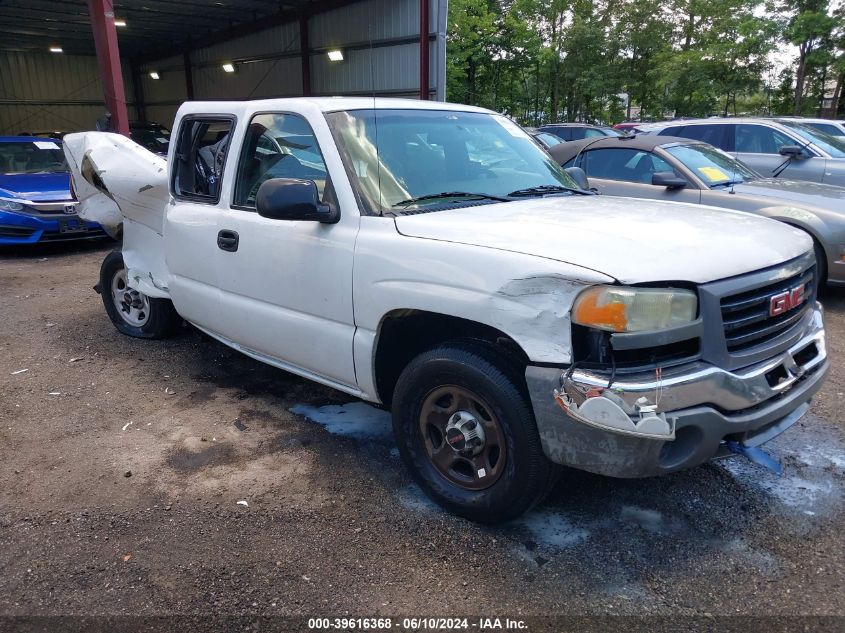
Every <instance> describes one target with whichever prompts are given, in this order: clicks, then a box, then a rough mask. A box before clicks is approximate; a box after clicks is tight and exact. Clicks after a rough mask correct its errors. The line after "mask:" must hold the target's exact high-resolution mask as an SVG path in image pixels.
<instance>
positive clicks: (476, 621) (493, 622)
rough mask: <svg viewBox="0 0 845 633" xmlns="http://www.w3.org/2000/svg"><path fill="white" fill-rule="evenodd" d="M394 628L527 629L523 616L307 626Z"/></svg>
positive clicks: (326, 621) (312, 622) (325, 621)
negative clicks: (519, 618)
mask: <svg viewBox="0 0 845 633" xmlns="http://www.w3.org/2000/svg"><path fill="white" fill-rule="evenodd" d="M394 627H395V628H396V630H399V631H450V630H476V631H482V632H483V631H497V630H512V631H518V630H523V631H524V630H527V628H528V627H527V625H526V623H525V621H524V620H518V619H517V620H512V619H510V618H473V619H470V618H436V617H429V618H414V617H409V618H402V619H401V620H394V619H393V618H348V617H346V618H309V620H308V628H309V629H311V630H318V631H319V630H324V631H329V630H346V631H350V630H362V631H367V630H369V631H378V630H382V631H388V630H392V629H394Z"/></svg>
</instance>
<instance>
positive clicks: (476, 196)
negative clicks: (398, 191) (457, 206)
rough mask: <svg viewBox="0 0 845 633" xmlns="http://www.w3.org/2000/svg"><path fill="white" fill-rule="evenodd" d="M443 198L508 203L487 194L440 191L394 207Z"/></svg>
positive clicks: (408, 200) (402, 202) (410, 199)
mask: <svg viewBox="0 0 845 633" xmlns="http://www.w3.org/2000/svg"><path fill="white" fill-rule="evenodd" d="M444 198H468V199H470V200H496V201H498V202H510V200H508V199H507V198H502V197H500V196H491V195H490V194H487V193H471V192H469V191H441V192H440V193H431V194H429V195H427V196H417V197H416V198H408V199H407V200H402V201H401V202H397V203H396V204H394V205H393V206H394V207H407V206H409V205H412V204H416V203H417V202H423V201H424V200H442V199H444Z"/></svg>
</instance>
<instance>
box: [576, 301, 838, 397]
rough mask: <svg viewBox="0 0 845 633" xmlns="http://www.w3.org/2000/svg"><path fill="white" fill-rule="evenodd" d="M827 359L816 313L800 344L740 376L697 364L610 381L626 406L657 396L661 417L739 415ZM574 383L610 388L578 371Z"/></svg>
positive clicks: (605, 379)
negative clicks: (713, 412)
mask: <svg viewBox="0 0 845 633" xmlns="http://www.w3.org/2000/svg"><path fill="white" fill-rule="evenodd" d="M814 345H815V349H816V352H817V353H815V354H813V355H812V356H811V357H810V359H809V360H808V361H807V362H805V363H804V364H802V365H799V364H798V363H797V362H796V361H795V358H796V357H797V358H799V359H801V358H802V352H806V353H807V354H808V355H810V354H812V346H814ZM826 359H827V350H826V348H825V338H824V323H823V321H822V313H821V311H820V310H816V311H815V312H814V313H813V320H812V323H811V327H810V329H809V330H808V332H807V333H806V334H805V335H804V336H803V337H802V338H801V340H800V341H798V342H797V343H795V344H794V345H792V346H791V347H790V348H789V349H788V350H786V351H785V352H782V353H781V354H778V355H777V356H776V357H775V358H772V359H771V360H767V361H764V362H762V363H758V364H756V365H752V366H751V367H747V368H745V369H743V370H740V371H727V370H725V369H722V368H720V367H714V366H713V365H709V364H707V363H702V362H697V363H692V364H690V365H683V366H681V367H677V368H673V369H672V370H664V372H663V375H662V378H661V379H660V380H657V379H656V378H655V373H654V372H649V373H648V374H640V375H637V376H634V377H631V376H626V377H625V378H623V379H620V380H614V382H613V385H612V387H613V390H614V392H615V393H617V395H619V396H620V397H621V398H622V399H623V400H624V401H625V402H627V403H628V404H630V405H633V404H634V403H635V402H636V401H637V399H639V398H641V397H646V398H648V399H649V400H651V401H654V400H655V399H656V396H657V394H659V398H658V399H659V405H658V407H657V410H658V411H662V412H668V411H675V410H678V409H686V408H687V407H693V406H697V405H702V404H711V405H713V406H715V407H717V408H719V409H721V410H723V411H741V410H743V409H748V408H750V407H753V406H756V405H758V404H760V403H761V402H765V401H766V400H769V399H771V398H774V397H775V396H778V395H779V394H782V393H785V392H786V391H788V390H789V389H790V388H791V387H792V386H793V385H795V383H796V382H797V381H798V380H800V379H801V377H802V376H804V375H806V374H807V373H812V372H813V371H814V370H815V369H816V368H818V367H819V366H820V365H822V364H823V363H824V362H825V361H826ZM572 380H573V382H575V383H577V384H578V385H580V386H581V387H582V388H584V389H589V388H591V387H607V386H608V376H607V375H606V374H605V375H601V374H597V373H595V372H590V371H581V370H577V369H576V370H575V371H574V372H573V373H572Z"/></svg>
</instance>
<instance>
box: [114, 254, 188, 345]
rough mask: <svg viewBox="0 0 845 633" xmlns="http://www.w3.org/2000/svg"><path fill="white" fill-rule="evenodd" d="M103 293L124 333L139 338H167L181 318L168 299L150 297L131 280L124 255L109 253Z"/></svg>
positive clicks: (117, 324)
mask: <svg viewBox="0 0 845 633" xmlns="http://www.w3.org/2000/svg"><path fill="white" fill-rule="evenodd" d="M99 287H100V295H101V296H102V298H103V305H104V306H105V308H106V313H107V314H108V315H109V318H110V319H111V322H112V323H113V324H114V326H115V327H116V328H117V329H118V331H119V332H121V333H122V334H126V335H127V336H134V337H136V338H164V337H166V336H168V335H169V334H172V333H173V332H174V331H175V330H176V328H178V327H179V324H180V323H181V322H182V319H181V318H180V317H179V315H178V314H177V313H176V310H175V309H174V308H173V304H172V303H171V302H170V301H169V300H168V299H157V298H154V297H148V296H147V295H145V294H144V293H142V292H138V291H137V290H135V289H133V288H131V287H130V286H129V283H128V277H127V271H126V267H125V266H124V264H123V254H122V253H120V252H119V251H114V252H111V253H109V254H108V255H107V256H106V258H105V259H104V260H103V264H102V266H101V267H100V284H99Z"/></svg>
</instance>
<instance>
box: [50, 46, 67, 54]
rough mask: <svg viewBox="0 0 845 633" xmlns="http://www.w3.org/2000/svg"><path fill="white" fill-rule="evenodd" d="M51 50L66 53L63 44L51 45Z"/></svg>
mask: <svg viewBox="0 0 845 633" xmlns="http://www.w3.org/2000/svg"><path fill="white" fill-rule="evenodd" d="M50 52H51V53H64V51H63V50H62V47H61V46H51V47H50Z"/></svg>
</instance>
